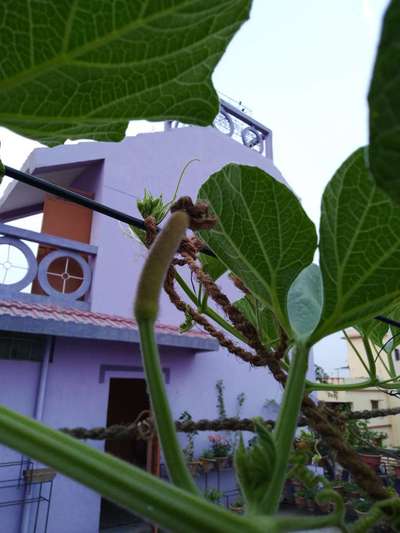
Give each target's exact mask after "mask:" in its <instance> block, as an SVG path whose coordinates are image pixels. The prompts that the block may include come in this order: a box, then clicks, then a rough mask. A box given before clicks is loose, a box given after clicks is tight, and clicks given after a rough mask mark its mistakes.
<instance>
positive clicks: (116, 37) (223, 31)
mask: <svg viewBox="0 0 400 533" xmlns="http://www.w3.org/2000/svg"><path fill="white" fill-rule="evenodd" d="M249 8H250V0H149V1H146V2H145V1H143V0H93V1H88V0H75V1H72V0H71V1H68V0H57V1H56V2H52V1H51V0H3V1H2V2H0V21H1V22H0V35H1V40H0V124H1V125H3V126H6V127H7V128H10V129H12V130H14V131H16V132H17V133H20V134H22V135H25V136H27V137H31V138H33V139H37V140H39V141H41V142H43V143H45V144H49V145H54V144H57V143H62V142H64V140H65V139H67V138H69V139H75V138H90V139H97V140H105V141H110V140H111V141H117V140H121V139H122V138H123V136H124V133H125V129H126V126H127V123H128V121H129V120H132V119H148V120H165V119H170V118H175V119H178V120H181V121H183V122H189V123H191V124H200V125H207V124H210V123H211V122H212V120H213V118H214V116H215V115H216V114H217V111H218V98H217V95H216V93H215V90H214V88H213V86H212V84H211V79H210V78H211V74H212V72H213V69H214V67H215V65H216V64H217V62H218V61H219V59H220V58H221V56H222V54H223V52H224V50H225V48H226V46H227V44H228V43H229V41H230V40H231V38H232V36H233V35H234V33H235V32H236V30H237V29H238V28H239V27H240V25H241V23H242V22H243V21H244V20H246V19H247V17H248V12H249Z"/></svg>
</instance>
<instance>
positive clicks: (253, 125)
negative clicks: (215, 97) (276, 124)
mask: <svg viewBox="0 0 400 533" xmlns="http://www.w3.org/2000/svg"><path fill="white" fill-rule="evenodd" d="M183 126H185V125H184V124H182V123H181V122H178V121H176V120H169V121H167V122H166V123H165V129H166V130H169V129H173V128H180V127H183ZM213 126H214V128H216V129H217V130H219V131H221V132H222V133H224V134H225V135H227V136H228V137H231V138H232V139H235V140H236V141H238V142H240V143H241V144H243V145H244V146H246V147H247V148H250V149H252V150H256V151H258V152H259V153H260V154H261V155H263V156H264V157H267V158H269V159H272V131H271V130H270V129H268V128H266V127H265V126H263V125H262V124H260V122H257V121H256V120H254V119H253V118H252V117H250V116H249V115H247V114H246V113H244V112H243V111H240V109H237V108H236V107H235V106H233V105H232V104H230V103H228V102H226V101H225V100H220V109H219V113H218V115H217V116H216V117H215V120H214V123H213Z"/></svg>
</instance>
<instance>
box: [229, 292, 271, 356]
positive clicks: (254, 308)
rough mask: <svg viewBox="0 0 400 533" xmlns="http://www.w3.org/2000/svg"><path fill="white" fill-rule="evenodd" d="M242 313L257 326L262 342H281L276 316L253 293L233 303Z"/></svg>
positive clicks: (266, 344) (266, 343) (269, 344)
mask: <svg viewBox="0 0 400 533" xmlns="http://www.w3.org/2000/svg"><path fill="white" fill-rule="evenodd" d="M233 305H234V306H235V307H237V308H238V309H239V311H240V312H241V313H242V315H243V316H244V317H245V318H247V320H248V321H249V322H250V323H251V324H252V325H253V326H254V327H255V328H256V330H257V332H258V334H259V336H260V339H261V342H262V343H263V344H264V345H265V346H274V345H275V344H276V343H277V342H279V331H278V328H277V323H276V318H275V317H274V315H273V314H272V312H271V310H270V309H269V308H268V307H267V306H266V305H262V304H260V302H258V301H257V300H256V299H255V298H254V297H253V296H252V295H250V294H248V295H246V296H244V297H243V298H241V299H240V300H237V301H236V302H234V304H233Z"/></svg>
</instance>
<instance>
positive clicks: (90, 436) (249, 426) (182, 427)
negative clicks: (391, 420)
mask: <svg viewBox="0 0 400 533" xmlns="http://www.w3.org/2000/svg"><path fill="white" fill-rule="evenodd" d="M398 414H400V407H393V408H391V409H375V410H374V411H354V412H352V413H348V414H346V418H347V419H352V420H361V419H363V420H367V419H370V418H377V417H380V416H389V415H398ZM146 415H147V417H146V418H144V417H145V416H146ZM263 423H264V424H265V425H266V426H268V427H270V428H273V427H274V425H275V422H274V420H263ZM306 425H307V422H306V420H305V419H304V418H303V417H301V418H300V419H299V423H298V426H306ZM175 426H176V430H177V431H178V432H180V433H194V432H195V431H250V432H253V433H254V431H255V430H254V421H253V420H252V419H251V418H241V419H239V418H224V419H223V420H220V419H217V420H208V419H201V420H197V421H194V420H188V421H184V422H182V421H176V422H175ZM60 431H62V432H63V433H67V434H68V435H71V436H72V437H75V438H77V439H82V440H86V439H87V440H106V439H107V440H134V439H142V440H148V439H149V438H151V437H152V436H153V435H154V425H153V421H152V419H151V417H150V416H149V412H148V411H143V412H142V413H140V415H139V416H138V417H137V418H136V420H135V421H134V422H132V423H131V424H127V425H120V424H117V425H113V426H109V427H95V428H91V429H87V428H83V427H77V428H61V429H60Z"/></svg>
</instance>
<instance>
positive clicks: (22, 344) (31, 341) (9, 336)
mask: <svg viewBox="0 0 400 533" xmlns="http://www.w3.org/2000/svg"><path fill="white" fill-rule="evenodd" d="M45 342H46V337H43V336H42V335H31V334H29V333H14V332H9V331H0V359H13V360H19V361H42V359H43V355H44V351H45Z"/></svg>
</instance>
